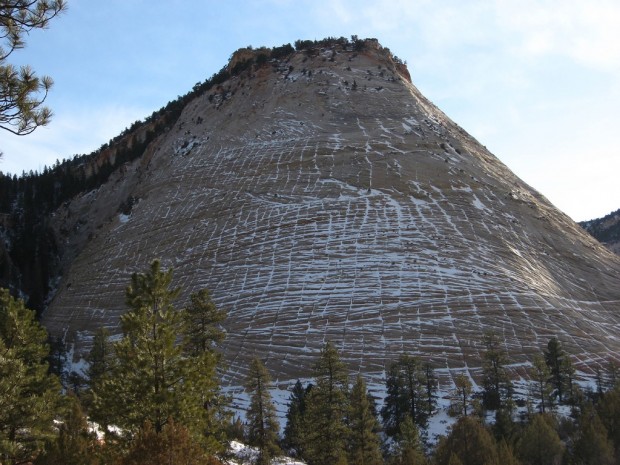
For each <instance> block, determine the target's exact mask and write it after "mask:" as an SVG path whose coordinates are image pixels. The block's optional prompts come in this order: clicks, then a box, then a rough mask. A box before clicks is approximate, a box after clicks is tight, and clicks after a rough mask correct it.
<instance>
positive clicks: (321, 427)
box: [304, 342, 349, 465]
mask: <svg viewBox="0 0 620 465" xmlns="http://www.w3.org/2000/svg"><path fill="white" fill-rule="evenodd" d="M314 371H315V384H314V386H313V388H312V390H311V391H310V394H309V395H308V398H307V400H306V402H307V404H306V405H307V412H306V424H305V432H304V435H305V438H306V442H305V445H304V458H305V459H306V460H307V461H308V463H309V464H310V465H334V464H338V463H343V461H344V462H346V444H345V438H346V436H347V427H346V425H345V417H346V414H347V411H348V408H349V404H348V395H347V391H348V381H347V371H346V368H345V366H344V364H343V363H342V362H341V361H340V356H339V355H338V351H337V350H336V348H335V347H334V345H333V344H332V343H331V342H328V343H327V344H326V345H325V347H324V348H323V350H321V354H320V355H319V359H318V361H317V362H316V365H315V367H314Z"/></svg>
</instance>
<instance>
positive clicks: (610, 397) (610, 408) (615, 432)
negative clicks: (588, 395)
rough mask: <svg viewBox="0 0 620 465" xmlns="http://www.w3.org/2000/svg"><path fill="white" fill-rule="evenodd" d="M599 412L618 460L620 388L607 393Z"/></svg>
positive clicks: (599, 404)
mask: <svg viewBox="0 0 620 465" xmlns="http://www.w3.org/2000/svg"><path fill="white" fill-rule="evenodd" d="M597 411H598V415H599V418H600V419H601V422H602V423H603V426H604V427H605V429H606V430H607V435H608V436H609V439H611V441H612V442H613V445H614V448H615V451H616V458H620V387H618V386H616V388H615V389H614V390H613V391H610V392H606V393H605V395H604V396H603V398H602V399H601V401H600V402H599V403H598V405H597Z"/></svg>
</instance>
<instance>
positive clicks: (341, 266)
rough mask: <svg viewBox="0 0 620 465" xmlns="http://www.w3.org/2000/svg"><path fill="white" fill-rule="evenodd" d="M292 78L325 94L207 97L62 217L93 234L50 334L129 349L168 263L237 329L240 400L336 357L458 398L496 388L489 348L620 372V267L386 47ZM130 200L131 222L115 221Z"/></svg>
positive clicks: (228, 344)
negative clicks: (137, 303)
mask: <svg viewBox="0 0 620 465" xmlns="http://www.w3.org/2000/svg"><path fill="white" fill-rule="evenodd" d="M330 57H331V55H330ZM378 65H381V66H382V70H383V71H384V73H383V74H384V75H383V76H380V75H379V73H378V72H377V70H378ZM282 66H283V67H284V68H286V69H288V68H289V67H291V66H292V67H293V69H294V70H296V72H298V71H299V70H303V69H306V74H305V75H304V76H303V77H301V78H299V79H296V80H291V79H284V78H283V77H282V75H281V74H280V73H279V72H277V70H272V67H271V66H270V67H268V68H264V69H261V70H260V71H259V72H256V73H254V74H251V75H247V76H237V77H234V78H232V79H231V80H229V81H228V82H226V83H224V84H222V86H221V90H220V91H216V90H213V91H211V92H216V93H217V92H222V93H220V94H218V95H219V96H220V97H221V98H219V99H213V102H211V101H210V100H209V95H202V96H198V97H196V98H195V99H194V100H192V101H191V102H189V103H188V105H187V107H186V108H185V110H184V112H183V114H182V115H181V117H180V119H179V120H178V121H177V123H176V126H175V127H173V128H171V129H170V130H169V131H168V132H167V133H165V134H164V135H163V136H161V137H159V138H158V139H157V142H156V144H155V145H152V146H150V147H149V149H148V156H145V157H144V158H143V159H141V160H137V161H135V162H133V163H132V164H131V165H128V166H127V167H125V168H124V171H123V174H122V175H121V174H115V175H114V176H112V177H111V181H110V182H108V183H107V184H105V185H103V186H101V187H100V188H99V189H98V190H96V191H93V192H91V193H89V194H87V195H85V196H82V197H80V198H76V199H75V200H74V201H73V202H71V203H69V205H68V206H67V207H63V208H65V210H63V211H66V215H60V214H59V215H56V218H57V221H70V222H73V223H70V225H69V226H70V227H65V228H62V227H61V226H62V224H60V223H59V224H58V225H55V228H56V229H57V230H59V231H60V230H67V231H71V234H73V235H70V236H69V237H67V238H66V243H67V244H69V245H68V246H67V249H68V250H69V251H70V255H71V254H74V255H75V257H74V258H73V255H71V257H72V259H71V262H70V263H67V265H66V267H65V268H66V269H67V270H68V272H67V273H66V274H65V276H64V277H63V282H62V283H61V285H60V286H59V289H58V292H57V293H56V295H55V298H54V300H53V301H52V302H51V304H50V306H49V308H48V310H47V311H46V312H45V313H44V315H43V322H44V324H45V325H46V326H47V327H48V329H49V330H50V332H51V333H52V334H59V335H66V338H67V343H68V344H74V345H75V353H74V356H75V358H76V359H79V358H82V357H84V354H85V353H86V351H87V350H88V349H89V346H90V343H91V340H92V334H93V333H94V331H96V330H97V329H98V328H99V327H101V326H106V327H107V328H109V330H110V331H111V332H112V333H118V332H119V324H118V321H119V317H120V315H121V314H122V313H123V312H125V311H126V308H125V304H124V289H125V287H126V285H127V284H128V283H129V280H130V276H131V273H133V272H142V271H144V270H146V269H147V267H148V264H149V263H150V262H151V261H152V260H153V259H155V258H159V259H161V260H162V263H163V265H164V266H166V267H170V266H172V267H174V276H175V283H174V284H175V285H178V286H181V287H182V288H183V289H184V292H183V294H182V296H181V298H180V301H179V305H184V304H185V303H186V302H187V300H188V298H189V295H190V293H191V292H195V291H197V290H198V289H201V288H205V287H206V288H208V289H210V290H211V292H212V295H213V297H214V300H215V302H216V304H217V305H218V307H219V308H221V309H224V310H226V311H227V312H228V319H227V321H226V324H225V327H226V328H225V329H226V331H227V338H226V341H225V342H224V345H223V347H222V350H223V352H224V355H225V359H226V365H227V367H228V369H227V371H226V372H225V373H224V383H225V385H229V386H231V387H234V386H240V385H242V384H243V380H244V377H245V375H246V373H247V367H248V363H249V360H250V359H251V358H252V357H254V356H259V357H261V358H262V359H263V360H264V361H265V364H266V366H267V368H268V369H269V370H270V372H271V374H272V377H273V378H274V379H275V380H276V384H278V383H279V382H285V381H287V380H291V379H293V380H294V379H296V378H297V377H300V376H302V377H303V376H309V375H310V371H311V367H312V365H313V363H314V361H315V358H316V356H317V354H318V353H319V351H320V349H321V348H322V347H323V345H324V344H325V342H326V341H328V340H331V341H332V342H334V343H335V344H336V346H337V347H338V349H339V350H340V351H341V354H342V358H343V360H344V361H345V362H346V363H347V364H348V366H349V367H350V369H351V370H352V371H354V372H357V371H360V372H363V373H368V374H370V376H372V377H373V378H375V379H380V377H381V374H382V373H384V371H385V369H386V365H387V364H389V362H390V361H391V360H393V359H395V358H396V357H398V355H399V354H401V353H403V352H407V353H409V354H412V355H417V356H420V357H422V358H424V359H425V360H428V361H430V362H431V363H432V364H433V365H434V366H436V367H438V368H441V369H445V370H446V372H445V373H444V375H443V378H442V379H440V381H442V382H445V383H449V381H450V375H449V370H462V369H468V370H472V371H473V372H474V379H476V376H478V375H476V373H477V372H476V371H475V369H476V367H479V366H480V354H481V350H482V348H483V346H482V334H483V332H484V331H493V332H495V333H497V334H498V335H499V336H500V337H501V338H502V339H503V340H504V348H505V349H506V350H507V351H508V352H509V353H510V354H511V356H512V357H513V359H514V362H515V364H516V365H519V364H520V366H522V365H523V364H524V363H526V362H527V361H528V360H529V358H530V356H531V354H532V353H534V352H538V351H539V350H540V349H541V347H542V346H543V345H544V344H546V342H547V341H548V339H549V338H550V337H552V336H557V337H558V338H559V339H560V340H561V342H562V343H563V345H564V346H565V348H566V349H567V350H568V351H569V352H571V353H572V354H574V356H575V361H576V364H577V365H578V368H580V369H583V370H584V371H592V370H594V369H595V368H596V366H603V365H604V364H605V363H606V359H607V358H608V357H615V358H616V359H618V358H620V356H619V354H620V339H619V338H618V337H617V336H616V335H617V334H618V331H619V330H620V312H618V311H617V310H618V308H619V307H618V306H619V302H620V282H619V281H618V279H617V277H618V276H619V275H620V258H618V257H616V256H614V255H612V254H611V253H609V252H608V251H607V250H605V249H604V248H603V247H601V246H600V245H599V244H598V243H597V242H596V241H595V240H594V239H592V238H591V237H590V236H588V235H587V234H586V233H585V232H584V231H582V230H581V228H579V227H578V226H577V225H576V224H575V223H574V222H572V221H571V220H570V219H569V218H568V217H567V216H565V215H564V214H562V213H561V212H559V211H558V210H557V209H555V207H553V205H551V204H550V203H549V202H548V201H547V200H546V199H545V198H544V197H543V196H542V195H540V194H539V193H538V192H536V191H535V190H533V189H532V188H530V187H529V186H527V185H526V184H525V183H523V182H522V181H521V180H519V179H518V178H517V177H516V176H515V175H514V174H513V173H512V172H511V171H510V170H509V169H508V168H507V167H506V166H504V165H503V164H502V163H501V162H500V161H499V160H498V159H497V158H495V157H494V156H493V155H492V154H491V153H489V152H488V150H486V148H484V147H483V146H482V145H481V144H479V143H478V142H477V141H476V140H475V139H473V138H472V137H471V136H469V135H468V134H467V133H466V132H465V131H464V130H463V129H462V128H460V127H459V126H457V125H456V124H454V123H453V122H451V121H450V120H449V119H448V118H447V117H446V116H445V115H444V114H443V113H442V112H441V111H440V110H438V109H437V108H436V107H435V106H434V105H433V104H432V103H431V102H429V101H428V100H427V99H426V98H424V97H423V96H422V95H421V94H420V93H419V91H418V90H417V89H416V88H415V87H414V86H413V85H411V84H410V83H409V82H408V80H407V79H406V78H405V77H404V76H402V75H401V74H399V72H398V69H397V67H395V66H394V64H393V63H392V62H391V61H390V58H389V56H388V55H387V54H385V53H383V52H382V49H381V48H380V47H379V48H377V49H376V50H375V49H372V50H369V51H366V52H364V53H358V54H355V56H354V54H353V53H352V52H346V51H342V53H338V54H336V55H335V56H334V61H331V60H326V61H323V59H322V58H321V57H320V56H314V57H312V56H308V55H306V54H305V53H296V54H294V55H293V56H292V57H291V58H290V59H289V61H287V62H286V63H282ZM309 71H312V72H311V73H308V72H309ZM354 80H355V82H356V84H357V88H356V90H353V89H352V88H351V85H352V83H353V82H354ZM345 81H346V82H348V83H349V87H348V88H347V87H346V85H345ZM378 87H381V91H377V90H376V88H378ZM372 89H374V91H371V90H372ZM224 92H225V94H224ZM224 97H225V98H224ZM198 119H200V120H201V121H204V123H202V124H196V123H195V121H197V120H198ZM129 196H132V197H135V198H139V199H140V202H139V203H137V204H135V205H134V206H133V208H132V210H131V217H130V218H127V220H125V219H124V217H122V216H121V217H119V221H112V219H113V218H115V217H116V216H117V215H118V212H117V210H116V208H117V206H118V205H119V204H120V200H125V199H126V198H127V197H129ZM110 199H116V200H119V201H118V202H116V203H115V204H113V205H112V206H110V205H109V204H110ZM104 213H105V214H106V215H108V216H101V215H103V214H104ZM74 226H75V227H74ZM78 239H79V240H78ZM63 241H65V239H63ZM80 241H83V242H80ZM63 243H65V242H63ZM78 243H79V244H82V243H83V244H84V246H83V247H81V246H80V247H75V248H73V247H72V244H78ZM515 251H517V252H518V253H517V252H515ZM69 284H70V285H69Z"/></svg>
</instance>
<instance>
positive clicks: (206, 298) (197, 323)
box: [185, 289, 226, 353]
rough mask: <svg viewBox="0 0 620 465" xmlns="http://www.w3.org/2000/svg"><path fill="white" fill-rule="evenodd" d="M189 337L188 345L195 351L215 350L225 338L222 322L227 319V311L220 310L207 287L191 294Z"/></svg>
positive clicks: (188, 308) (188, 316)
mask: <svg viewBox="0 0 620 465" xmlns="http://www.w3.org/2000/svg"><path fill="white" fill-rule="evenodd" d="M185 314H186V317H187V322H188V334H187V337H188V339H189V344H188V347H189V349H190V350H191V351H192V352H194V353H204V352H209V351H213V350H214V349H215V347H217V345H218V344H220V343H221V342H222V341H223V340H224V338H225V336H226V335H225V333H224V331H223V330H222V329H221V327H220V325H221V323H222V322H223V321H224V320H225V319H226V311H224V310H218V309H217V307H216V306H215V304H214V303H213V301H212V300H211V295H210V293H209V291H208V290H207V289H201V290H200V291H198V292H195V293H193V294H191V295H190V305H189V306H188V307H187V309H186V312H185Z"/></svg>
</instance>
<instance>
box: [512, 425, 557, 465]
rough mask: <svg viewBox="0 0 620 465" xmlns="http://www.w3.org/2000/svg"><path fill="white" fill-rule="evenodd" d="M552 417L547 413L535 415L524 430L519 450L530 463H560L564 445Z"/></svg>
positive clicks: (522, 456)
mask: <svg viewBox="0 0 620 465" xmlns="http://www.w3.org/2000/svg"><path fill="white" fill-rule="evenodd" d="M551 422H552V419H551V418H550V417H548V416H547V415H545V414H539V415H535V416H534V418H532V420H531V421H530V423H529V425H528V426H527V428H525V431H524V432H523V436H522V437H521V440H520V441H519V445H518V447H517V451H518V454H519V457H520V458H521V459H522V460H523V461H524V462H525V463H527V464H529V465H548V464H553V463H560V462H559V460H560V459H561V458H562V455H563V453H564V446H563V445H562V441H561V440H560V437H559V436H558V433H557V432H556V430H555V429H554V428H553V427H552V426H551V424H550V423H551Z"/></svg>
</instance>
